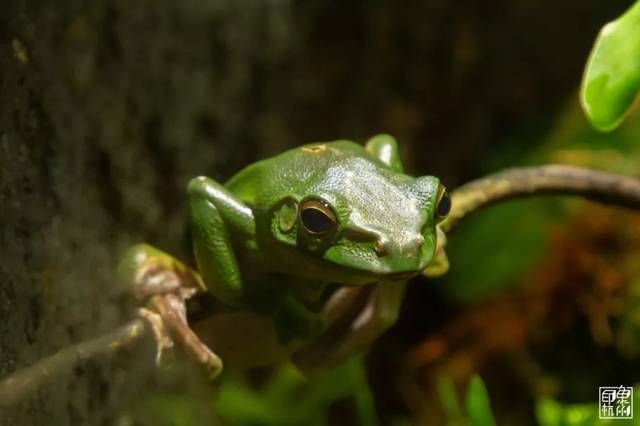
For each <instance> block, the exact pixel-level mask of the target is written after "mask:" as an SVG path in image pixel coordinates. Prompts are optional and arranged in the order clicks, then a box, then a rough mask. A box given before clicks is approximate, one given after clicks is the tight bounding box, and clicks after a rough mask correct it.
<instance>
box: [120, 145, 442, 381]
mask: <svg viewBox="0 0 640 426" xmlns="http://www.w3.org/2000/svg"><path fill="white" fill-rule="evenodd" d="M187 191H188V199H189V223H190V226H191V232H192V241H193V250H194V253H195V258H196V261H197V272H196V270H194V269H191V268H189V267H187V266H185V265H184V264H183V263H181V262H179V261H178V260H176V259H174V258H173V257H171V256H169V255H168V254H166V253H163V252H161V251H160V250H158V249H156V248H154V247H151V246H149V245H146V244H141V245H136V246H134V247H133V248H131V249H130V250H129V252H128V253H127V254H126V256H125V258H124V261H123V263H122V267H121V271H122V273H123V275H124V278H125V279H126V280H127V281H128V282H129V283H130V284H131V285H132V286H133V292H134V294H135V295H136V296H137V297H138V298H139V299H140V300H147V301H151V302H155V303H150V304H149V305H148V306H147V308H142V309H141V311H140V312H141V314H142V315H143V316H144V317H145V318H147V319H149V321H150V322H151V324H152V326H153V330H154V331H155V334H156V337H157V339H158V342H159V343H158V344H159V353H161V350H162V349H163V348H165V347H168V346H172V344H173V341H179V342H180V343H181V344H182V345H183V347H185V348H186V349H187V350H188V351H189V352H191V353H192V354H194V356H195V358H196V359H197V360H198V361H199V362H202V363H203V364H205V365H206V366H207V367H208V368H209V372H210V374H211V376H212V377H215V376H216V375H217V374H219V373H220V371H221V369H222V361H221V359H224V360H225V363H227V362H228V363H229V364H231V365H233V364H239V365H261V364H267V363H270V362H274V361H275V360H277V359H280V358H282V357H292V358H293V359H294V361H296V362H297V363H298V365H300V366H302V367H303V368H307V369H310V370H312V369H314V368H321V367H322V366H330V365H334V364H336V363H338V362H340V361H342V360H344V359H346V358H347V357H349V356H350V355H352V354H354V353H357V352H359V351H362V350H364V349H366V348H367V347H368V346H369V345H370V344H371V343H372V341H373V340H375V339H376V338H377V337H378V336H379V335H380V334H381V333H383V332H384V331H385V330H386V329H387V328H388V327H389V326H390V325H391V324H392V323H393V322H394V321H395V319H396V317H397V314H398V311H399V306H400V304H401V301H402V296H403V294H404V291H405V286H406V282H407V280H408V279H410V278H411V277H413V276H415V275H417V274H420V273H427V274H429V273H431V274H439V273H441V272H443V271H444V270H446V267H447V265H448V264H447V262H446V256H445V254H444V250H443V247H444V243H445V240H444V233H442V232H439V231H438V227H437V224H438V223H439V221H441V220H442V219H444V218H445V217H446V216H447V214H448V213H449V210H450V208H451V201H450V198H449V195H448V193H447V191H446V190H445V187H444V186H443V185H442V184H441V183H440V181H439V179H438V178H436V177H433V176H424V177H418V178H414V177H411V176H409V175H407V174H405V173H404V171H403V167H402V164H401V161H400V158H399V152H398V146H397V143H396V141H395V139H393V138H392V137H391V136H388V135H378V136H375V137H373V138H371V139H370V140H369V141H368V142H367V143H366V145H365V146H362V145H359V144H357V143H354V142H351V141H346V140H341V141H334V142H326V143H314V144H308V145H304V146H301V147H298V148H295V149H292V150H289V151H286V152H284V153H282V154H280V155H276V156H274V157H272V158H268V159H265V160H262V161H259V162H257V163H254V164H252V165H250V166H248V167H246V168H245V169H244V170H242V171H240V172H239V173H238V174H236V175H235V176H233V177H232V178H231V179H230V180H229V181H228V182H226V183H225V184H224V185H222V184H220V183H218V182H216V181H214V180H212V179H210V178H208V177H197V178H194V179H193V180H191V181H190V182H189V184H188V187H187ZM203 292H208V293H209V294H210V295H212V296H213V298H214V299H215V300H217V301H218V302H219V303H218V307H217V308H216V309H214V311H215V312H214V313H213V314H212V315H211V316H210V317H208V318H205V319H201V320H199V321H197V322H195V323H193V324H189V325H187V318H186V312H185V304H184V301H185V300H186V299H188V298H189V297H191V296H192V295H193V294H195V293H203Z"/></svg>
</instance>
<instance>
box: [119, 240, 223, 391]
mask: <svg viewBox="0 0 640 426" xmlns="http://www.w3.org/2000/svg"><path fill="white" fill-rule="evenodd" d="M119 272H120V276H121V278H122V280H123V281H124V282H125V283H127V284H128V285H129V286H130V288H131V292H132V293H133V295H134V297H135V298H136V299H137V300H138V301H139V302H140V303H145V304H146V307H144V308H140V315H141V316H142V317H143V318H145V319H146V320H148V321H149V323H150V325H151V328H152V330H153V332H154V334H155V337H156V342H157V345H158V352H157V361H158V362H159V361H160V356H161V354H162V351H163V350H164V349H167V348H170V347H172V346H173V342H174V340H177V341H178V342H179V343H180V344H181V347H182V348H184V349H185V350H186V352H187V353H188V354H189V355H190V356H191V357H192V358H194V359H195V360H196V361H197V362H199V363H200V364H202V365H204V366H205V367H206V368H207V371H208V373H209V376H210V377H211V378H212V379H213V378H215V377H216V376H217V375H218V374H219V373H220V372H221V371H222V362H221V360H220V358H219V357H218V356H217V355H216V354H214V353H213V352H212V351H211V350H210V349H209V348H208V347H207V346H206V345H205V344H204V343H202V342H201V341H200V339H199V338H198V336H196V334H195V333H194V332H193V331H192V330H191V328H190V327H189V325H188V323H187V315H186V306H185V301H186V300H187V299H189V298H190V297H192V296H194V295H195V294H197V293H202V292H204V291H205V290H206V289H205V286H204V284H203V282H202V279H201V278H200V275H199V274H198V273H197V272H196V271H194V270H193V269H191V268H189V267H188V266H186V265H184V264H183V263H182V262H180V261H179V260H177V259H175V258H174V257H172V256H170V255H168V254H166V253H164V252H162V251H161V250H158V249H156V248H155V247H152V246H150V245H147V244H138V245H135V246H133V247H131V248H130V249H129V250H128V251H127V252H126V253H125V255H124V256H123V259H122V261H121V263H120V268H119Z"/></svg>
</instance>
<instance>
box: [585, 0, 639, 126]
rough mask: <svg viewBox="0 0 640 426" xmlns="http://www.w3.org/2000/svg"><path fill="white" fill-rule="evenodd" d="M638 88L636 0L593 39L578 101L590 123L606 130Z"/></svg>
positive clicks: (620, 117) (630, 100)
mask: <svg viewBox="0 0 640 426" xmlns="http://www.w3.org/2000/svg"><path fill="white" fill-rule="evenodd" d="M638 90H640V2H636V3H635V5H633V6H632V7H631V8H630V9H629V10H628V11H627V12H625V13H624V14H623V15H622V16H621V17H619V18H618V19H616V20H615V21H612V22H609V23H608V24H607V25H605V26H604V27H603V28H602V30H601V31H600V34H599V35H598V38H597V39H596V41H595V44H594V46H593V50H592V51H591V55H590V56H589V60H588V62H587V66H586V68H585V73H584V77H583V80H582V89H581V96H580V99H581V103H582V107H583V108H584V111H585V113H586V115H587V117H588V118H589V120H590V121H591V124H592V125H593V126H594V127H595V128H596V129H598V130H601V131H610V130H613V129H615V128H616V127H617V126H618V125H619V124H620V122H621V121H622V119H623V117H624V114H625V113H626V112H627V111H628V109H629V107H630V106H631V104H632V103H633V100H634V99H635V97H636V94H637V93H638Z"/></svg>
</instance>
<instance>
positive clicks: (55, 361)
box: [0, 318, 148, 409]
mask: <svg viewBox="0 0 640 426" xmlns="http://www.w3.org/2000/svg"><path fill="white" fill-rule="evenodd" d="M147 329H148V328H147V323H146V321H144V320H143V319H141V318H138V319H135V320H133V321H131V322H129V323H128V324H127V325H125V326H123V327H121V328H119V329H117V330H116V331H113V332H111V333H109V334H105V335H104V336H100V337H97V338H95V339H91V340H86V341H84V342H82V343H78V344H77V345H74V346H70V347H68V348H65V349H62V350H61V351H59V352H57V353H55V354H54V355H51V356H50V357H48V358H45V359H43V360H41V361H39V362H37V363H36V364H34V365H32V366H31V367H27V368H24V369H22V370H19V371H16V372H15V373H13V374H11V375H10V376H9V377H6V378H4V379H2V381H0V409H1V408H2V407H10V406H13V405H15V404H17V403H18V402H20V401H22V400H23V399H25V397H27V396H29V395H30V394H32V393H33V392H34V391H36V390H37V389H38V388H40V387H41V386H43V385H45V384H47V383H50V382H52V381H53V380H54V379H55V378H57V377H59V376H61V375H63V374H67V373H69V372H71V371H72V370H73V368H74V367H75V366H76V365H78V364H79V363H81V362H83V361H87V360H90V359H93V358H96V357H97V356H99V355H103V354H112V353H115V352H117V351H118V350H120V349H121V348H123V347H126V346H129V345H131V344H132V343H134V342H136V341H137V340H139V339H140V338H141V337H142V336H144V335H145V333H146V332H147Z"/></svg>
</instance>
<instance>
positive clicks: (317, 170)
mask: <svg viewBox="0 0 640 426" xmlns="http://www.w3.org/2000/svg"><path fill="white" fill-rule="evenodd" d="M356 157H358V158H363V159H366V160H369V161H372V162H374V163H376V164H377V165H378V166H380V167H385V168H386V165H384V164H383V163H381V162H379V161H378V160H377V159H375V158H373V157H372V156H371V155H370V154H369V153H368V152H367V151H366V150H365V148H364V147H363V146H362V145H359V144H357V143H355V142H351V141H347V140H339V141H335V142H325V143H312V144H308V145H303V146H300V147H297V148H294V149H291V150H288V151H285V152H283V153H282V154H279V155H276V156H274V157H270V158H267V159H265V160H261V161H258V162H257V163H254V164H251V165H250V166H248V167H246V168H245V169H243V170H241V171H240V172H238V173H237V174H236V175H235V176H233V177H232V178H231V179H230V180H229V181H228V182H227V183H226V184H225V186H226V187H227V188H228V189H229V190H230V191H231V192H232V193H234V194H235V195H236V196H237V197H238V198H239V199H241V200H242V201H243V202H245V203H246V204H247V205H249V206H255V205H257V204H259V202H260V201H265V200H266V201H267V202H266V204H269V203H268V200H269V199H276V198H277V197H278V196H279V195H280V194H283V193H287V192H293V193H295V192H296V189H297V188H298V187H305V186H308V185H309V184H310V182H312V181H315V180H319V179H322V178H323V177H324V175H325V173H326V171H327V170H328V169H329V168H330V167H331V166H332V165H334V164H336V163H337V162H340V161H345V160H349V159H352V158H356Z"/></svg>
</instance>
